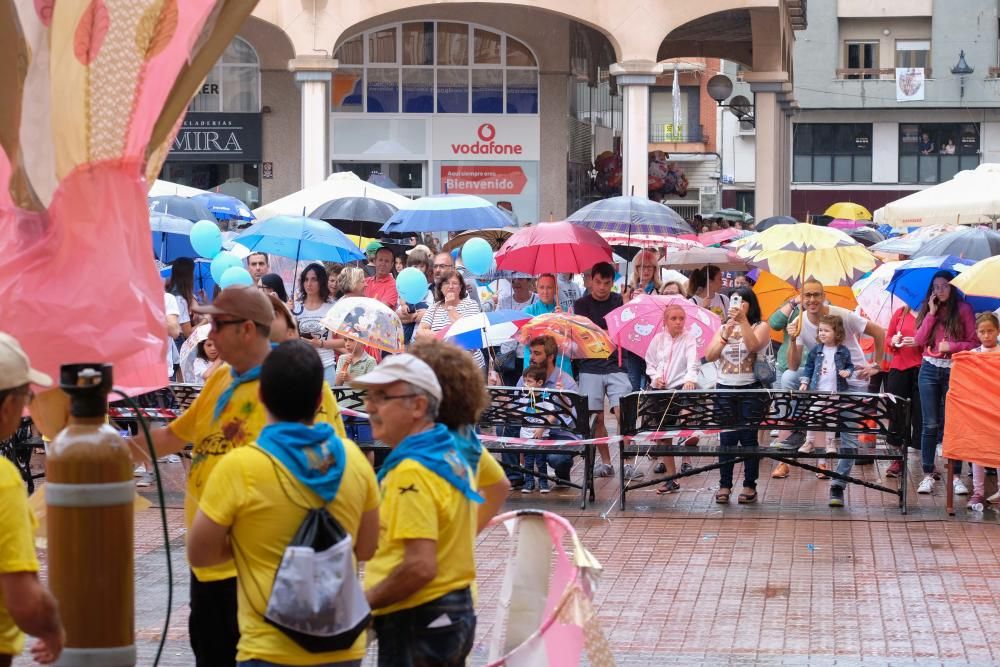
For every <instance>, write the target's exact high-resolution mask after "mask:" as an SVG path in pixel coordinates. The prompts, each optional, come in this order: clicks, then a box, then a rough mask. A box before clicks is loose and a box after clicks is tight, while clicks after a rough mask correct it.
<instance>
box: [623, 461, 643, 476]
mask: <svg viewBox="0 0 1000 667" xmlns="http://www.w3.org/2000/svg"><path fill="white" fill-rule="evenodd" d="M645 476H646V473H644V472H642V471H641V470H636V468H635V466H634V465H632V464H631V463H626V464H625V479H642V478H643V477H645Z"/></svg>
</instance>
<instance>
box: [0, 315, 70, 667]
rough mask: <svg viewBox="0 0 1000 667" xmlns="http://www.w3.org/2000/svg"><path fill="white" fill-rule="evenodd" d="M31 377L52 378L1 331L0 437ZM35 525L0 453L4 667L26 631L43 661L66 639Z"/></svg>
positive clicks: (15, 422)
mask: <svg viewBox="0 0 1000 667" xmlns="http://www.w3.org/2000/svg"><path fill="white" fill-rule="evenodd" d="M32 383H34V384H37V385H40V386H43V387H49V386H51V385H52V378H50V377H49V376H48V375H46V374H45V373H41V372H39V371H36V370H35V369H33V368H31V366H30V364H29V362H28V356H27V355H26V354H25V353H24V350H22V349H21V345H20V344H19V343H18V342H17V340H16V339H15V338H14V337H13V336H10V335H8V334H5V333H3V332H0V440H6V439H7V438H9V437H10V436H12V435H14V432H15V431H16V430H17V427H18V426H19V425H20V423H21V414H22V413H23V412H24V408H25V406H26V405H27V404H28V403H29V402H30V401H31V395H32V394H31V384H32ZM34 527H35V517H34V515H33V514H32V513H31V510H30V509H29V508H28V497H27V494H26V493H25V490H24V481H23V480H22V479H21V474H20V473H19V472H18V471H17V468H15V467H14V464H13V463H11V462H10V461H8V460H7V459H6V458H4V457H3V456H0V667H9V666H10V664H11V662H12V661H13V659H14V656H16V655H20V653H21V651H22V650H23V648H24V632H27V633H29V634H31V635H35V636H36V637H38V641H37V642H36V643H35V644H34V646H32V648H31V653H32V657H33V658H34V659H35V661H36V662H39V663H41V664H43V665H47V664H49V663H52V662H55V661H56V660H57V659H58V658H59V655H60V653H62V647H63V643H64V641H65V636H64V633H63V628H62V624H61V623H60V621H59V612H58V610H57V608H56V601H55V599H54V598H53V597H52V594H51V593H49V592H48V591H47V590H46V589H45V587H44V586H42V584H41V583H40V582H39V581H38V558H37V557H36V556H35V546H34V541H33V535H34Z"/></svg>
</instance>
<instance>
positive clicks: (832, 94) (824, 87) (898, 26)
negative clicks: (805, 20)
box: [725, 0, 1000, 219]
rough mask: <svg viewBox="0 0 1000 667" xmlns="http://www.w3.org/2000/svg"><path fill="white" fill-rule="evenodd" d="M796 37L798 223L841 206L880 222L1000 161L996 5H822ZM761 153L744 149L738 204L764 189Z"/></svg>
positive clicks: (840, 0)
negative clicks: (903, 202)
mask: <svg viewBox="0 0 1000 667" xmlns="http://www.w3.org/2000/svg"><path fill="white" fill-rule="evenodd" d="M797 37H798V39H797V40H796V43H795V50H794V55H795V58H794V62H795V72H796V79H795V88H794V96H795V99H796V102H797V105H798V107H799V108H798V109H797V111H796V113H795V115H794V116H793V119H792V120H793V126H792V142H791V144H792V145H791V163H792V170H791V180H792V186H791V189H792V191H791V208H790V210H789V211H788V212H790V213H791V214H792V215H793V216H795V217H796V218H798V219H804V218H805V217H806V216H807V215H816V214H822V212H823V211H824V210H825V209H826V207H827V206H828V205H829V204H831V203H833V202H836V201H853V202H857V203H860V204H863V205H865V206H867V207H868V208H869V209H870V210H875V209H877V208H879V207H881V206H883V205H885V204H886V203H888V202H890V201H893V200H895V199H898V198H899V197H902V196H905V195H907V194H910V193H911V192H914V191H916V190H920V189H923V188H926V187H928V186H930V185H933V184H935V183H940V182H942V181H946V180H948V179H950V178H951V177H952V176H954V175H955V174H956V173H957V172H958V171H960V170H963V169H973V168H975V167H976V166H977V165H979V164H980V163H981V162H998V161H1000V80H998V78H997V76H998V73H1000V67H998V65H1000V20H998V3H997V2H996V0H962V2H949V1H948V0H906V1H905V2H904V1H902V0H898V1H896V0H894V1H881V2H871V1H870V0H864V1H862V0H812V1H811V2H810V3H809V25H808V27H807V29H805V30H803V31H802V32H800V33H798V35H797ZM730 68H731V69H734V68H733V67H732V66H730ZM970 70H971V71H970ZM736 126H737V123H736V122H735V118H729V119H727V125H726V132H727V133H729V132H730V131H732V132H733V133H734V136H737V137H738V136H739V134H738V132H739V129H738V128H737V127H736ZM753 143H754V142H753V139H752V138H749V139H748V140H747V141H742V142H740V141H739V140H737V143H736V144H735V145H733V146H731V147H730V148H729V152H728V153H727V155H731V160H730V163H731V164H732V165H733V166H734V171H735V173H734V174H733V175H734V177H735V179H734V184H733V186H732V189H731V190H729V191H727V192H726V194H725V200H726V201H727V202H728V203H730V204H734V203H735V202H736V201H737V197H738V196H739V193H740V192H745V191H747V190H750V189H752V188H753V185H754V182H755V178H754V172H753V162H754V157H755V151H754V146H753ZM759 166H760V165H759V163H758V165H757V167H758V169H759Z"/></svg>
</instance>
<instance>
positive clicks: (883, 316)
mask: <svg viewBox="0 0 1000 667" xmlns="http://www.w3.org/2000/svg"><path fill="white" fill-rule="evenodd" d="M906 264H907V262H905V261H903V262H886V263H885V264H882V265H880V266H879V267H878V268H876V269H875V270H874V271H872V272H871V273H869V274H868V275H867V276H865V277H864V278H862V279H861V280H859V281H858V282H856V283H854V285H853V286H852V288H851V289H853V291H854V296H855V298H857V300H858V307H859V308H860V309H861V310H863V311H864V314H865V316H866V317H867V318H868V319H870V320H872V321H873V322H875V323H876V324H878V325H879V326H880V327H882V328H883V329H884V328H885V327H887V326H889V320H890V319H892V314H893V313H894V312H896V309H897V308H899V307H900V306H902V305H903V302H902V300H900V299H899V298H898V297H896V296H894V295H893V294H892V293H891V292H890V291H889V282H890V281H891V280H892V276H893V274H895V273H896V269H898V268H900V267H903V266H905V265H906Z"/></svg>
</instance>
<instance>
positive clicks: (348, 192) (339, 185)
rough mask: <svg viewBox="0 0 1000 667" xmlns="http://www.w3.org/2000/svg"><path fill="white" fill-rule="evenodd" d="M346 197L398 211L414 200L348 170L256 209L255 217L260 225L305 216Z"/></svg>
mask: <svg viewBox="0 0 1000 667" xmlns="http://www.w3.org/2000/svg"><path fill="white" fill-rule="evenodd" d="M344 197H369V198H371V199H378V200H379V201H384V202H386V203H387V204H392V205H393V206H395V207H396V208H407V207H408V206H410V200H409V199H407V198H406V197H404V196H402V195H398V194H396V193H395V192H393V191H392V190H386V189H385V188H380V187H379V186H377V185H373V184H371V183H366V182H365V181H362V180H361V179H360V178H358V177H357V176H356V175H355V174H354V173H352V172H349V171H344V172H338V173H336V174H330V175H329V176H328V177H327V179H326V180H325V181H323V182H322V183H317V184H316V185H312V186H310V187H308V188H305V189H304V190H299V191H298V192H293V193H292V194H290V195H288V196H287V197H282V198H281V199H278V200H277V201H273V202H271V203H270V204H265V205H264V206H261V207H260V208H258V209H255V210H254V212H253V214H254V215H255V216H256V217H257V220H258V222H259V221H262V220H267V219H268V218H273V217H274V216H276V215H305V214H307V213H309V212H310V211H314V210H316V208H318V207H319V206H320V205H321V204H325V203H326V202H328V201H330V200H331V199H342V198H344Z"/></svg>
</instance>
